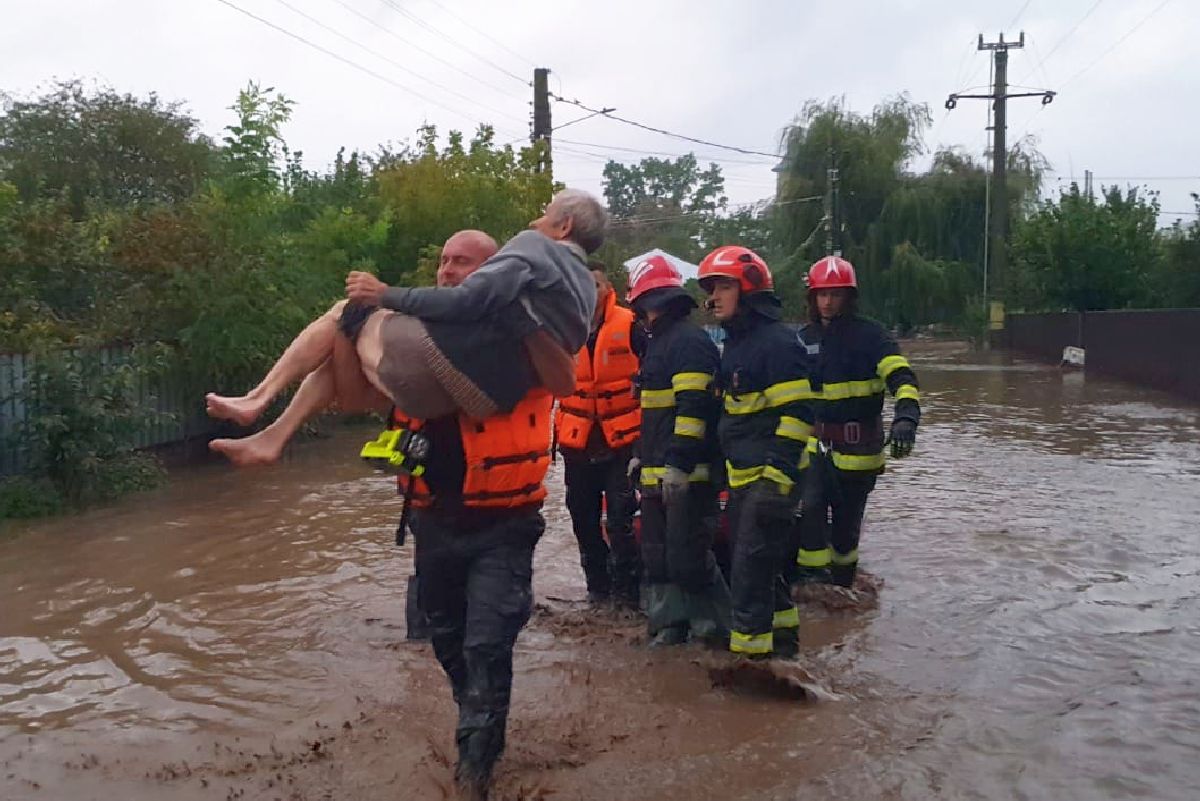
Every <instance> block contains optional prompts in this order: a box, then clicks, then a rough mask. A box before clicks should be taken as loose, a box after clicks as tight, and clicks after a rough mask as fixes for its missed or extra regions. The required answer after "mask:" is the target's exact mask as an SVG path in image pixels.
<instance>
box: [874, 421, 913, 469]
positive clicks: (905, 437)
mask: <svg viewBox="0 0 1200 801" xmlns="http://www.w3.org/2000/svg"><path fill="white" fill-rule="evenodd" d="M877 441H878V440H877ZM888 441H889V442H891V443H892V458H893V459H903V458H904V457H905V456H908V455H909V454H910V453H912V449H913V445H915V444H916V443H917V423H916V421H915V420H910V419H909V418H907V417H897V418H896V419H895V420H893V421H892V433H891V435H889V436H888Z"/></svg>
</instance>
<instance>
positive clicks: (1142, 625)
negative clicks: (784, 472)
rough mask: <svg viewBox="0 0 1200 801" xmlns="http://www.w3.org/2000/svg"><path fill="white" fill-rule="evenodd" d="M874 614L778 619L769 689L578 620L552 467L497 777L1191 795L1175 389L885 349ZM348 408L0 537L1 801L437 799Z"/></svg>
mask: <svg viewBox="0 0 1200 801" xmlns="http://www.w3.org/2000/svg"><path fill="white" fill-rule="evenodd" d="M910 352H911V354H912V355H913V357H914V359H913V360H914V362H915V364H916V366H917V369H918V372H919V374H920V377H921V380H922V384H923V386H924V387H925V389H924V398H925V404H924V405H925V407H926V409H927V417H926V422H925V423H924V424H923V425H922V428H921V432H920V436H919V442H918V450H917V452H916V453H915V454H914V456H913V458H911V459H909V460H906V461H904V462H901V463H896V464H894V465H893V466H892V468H891V469H890V471H889V473H888V474H887V476H885V477H884V479H882V480H881V482H880V486H879V489H878V490H877V492H876V493H875V495H874V496H873V499H872V503H871V506H870V507H869V508H868V514H867V523H866V529H865V542H864V546H863V561H864V566H865V567H866V569H868V570H869V571H870V572H871V573H872V574H873V575H874V576H876V577H877V578H878V579H880V580H882V588H881V590H880V591H879V596H878V606H877V607H873V608H866V609H864V608H856V607H855V605H853V604H851V605H850V608H849V609H831V608H827V607H826V606H811V605H810V606H805V607H804V608H803V609H802V620H803V629H802V632H803V645H804V647H803V649H802V653H801V655H800V658H799V660H798V661H797V663H796V665H795V669H796V670H797V671H803V674H804V675H806V676H807V677H808V680H810V681H811V682H813V683H814V684H816V685H818V686H819V687H820V688H822V692H821V693H820V695H821V700H815V701H797V700H794V699H792V700H788V699H783V698H780V697H772V696H769V695H764V694H760V693H756V692H753V691H749V690H746V689H744V688H739V687H737V686H734V687H729V686H724V685H719V684H718V685H714V682H713V681H712V679H711V674H710V671H709V669H708V667H709V666H711V664H712V662H713V660H718V661H719V660H723V659H724V656H723V655H719V654H718V655H714V654H706V653H703V652H701V651H699V650H693V649H692V648H690V647H689V648H683V649H678V650H669V651H665V652H664V651H657V650H655V651H651V650H648V649H647V648H646V647H645V645H644V642H643V638H642V635H641V631H640V628H639V624H638V622H637V621H636V620H630V619H626V618H619V617H617V616H616V615H615V614H613V613H597V612H591V611H589V610H588V609H587V608H586V606H585V605H583V604H582V603H581V602H580V599H582V597H583V594H584V593H583V581H582V575H581V573H580V570H579V566H578V563H577V555H576V552H575V546H574V542H573V540H572V537H571V534H570V530H569V525H568V524H567V522H566V519H565V515H564V512H563V510H562V492H561V478H560V477H559V475H558V473H557V472H556V473H555V474H554V476H553V487H554V492H553V494H552V496H551V499H550V501H549V503H548V505H547V517H548V519H549V526H548V530H547V534H546V536H545V538H544V539H543V540H542V543H541V544H540V545H539V547H538V554H537V565H536V573H535V579H534V580H535V591H536V595H537V598H538V608H537V610H536V612H535V615H534V618H533V620H532V622H531V624H530V626H529V628H528V629H527V630H526V631H525V632H524V633H523V634H522V637H521V640H520V642H519V644H518V652H517V657H516V682H515V690H514V701H513V713H512V718H511V722H510V730H509V748H508V751H507V753H506V755H505V758H504V760H503V761H502V762H501V766H500V769H499V773H498V778H497V785H496V789H495V792H494V794H493V797H494V798H500V799H554V800H555V801H558V800H559V799H605V800H608V799H680V800H682V799H741V798H746V799H749V798H754V799H823V798H837V799H845V798H863V799H914V800H916V799H921V800H924V799H933V798H944V799H1056V800H1059V799H1115V798H1153V799H1194V798H1197V797H1200V760H1198V759H1197V757H1198V755H1200V687H1198V686H1197V682H1198V681H1200V525H1198V521H1200V409H1198V408H1195V407H1189V406H1186V405H1184V404H1182V403H1181V402H1178V401H1175V400H1173V399H1171V398H1169V397H1167V396H1164V395H1159V394H1156V393H1153V392H1149V391H1143V390H1140V389H1139V388H1136V387H1131V386H1128V385H1123V384H1117V383H1111V382H1106V381H1102V380H1099V379H1095V378H1085V377H1084V376H1083V375H1082V374H1077V373H1072V374H1063V373H1060V372H1059V371H1058V370H1057V369H1055V368H1046V367H1042V366H1036V365H1032V364H1028V363H1021V362H1015V363H1014V362H1012V361H1010V360H1007V359H1006V358H1005V357H1003V356H1001V355H996V354H992V355H980V354H972V353H969V352H967V351H966V350H965V349H962V348H959V347H954V346H947V345H940V346H929V345H927V346H924V347H923V348H922V347H919V346H913V347H911V348H910ZM366 433H370V432H365V431H363V430H352V429H340V430H339V431H338V432H337V434H335V436H333V437H332V438H330V439H326V440H322V441H317V442H310V443H305V444H302V445H299V446H297V447H295V448H294V449H293V452H292V454H291V455H290V456H289V458H288V460H287V461H286V462H285V463H283V464H281V465H279V466H277V467H273V468H270V469H263V470H259V471H256V472H235V471H234V470H232V469H229V468H227V467H225V466H223V465H215V464H214V465H205V466H201V467H193V468H187V469H182V470H179V471H177V472H176V473H175V474H174V476H173V480H172V482H171V484H170V486H169V487H167V488H164V489H162V490H160V491H157V492H154V493H150V494H145V495H140V496H137V497H134V498H129V499H127V500H126V501H124V502H122V503H120V504H118V505H115V506H113V507H110V508H106V509H102V510H99V511H93V512H89V513H88V514H86V515H82V516H78V517H72V518H63V519H56V520H51V521H42V522H37V523H32V524H26V525H21V526H19V527H17V528H16V530H15V531H14V532H13V533H11V534H10V535H8V536H7V537H6V538H5V539H2V540H0V798H2V799H26V798H29V799H39V798H45V799H62V800H63V801H75V800H76V799H109V798H123V799H131V800H133V801H143V800H148V799H168V800H171V799H239V798H247V799H250V798H265V799H273V798H279V799H367V800H373V799H438V798H449V797H452V793H451V790H450V787H451V774H452V763H453V755H454V750H453V734H452V729H453V721H454V709H453V703H452V701H451V700H450V697H449V691H448V688H447V686H446V684H445V681H444V679H443V677H442V675H441V673H440V671H439V670H438V668H437V665H436V663H435V662H434V660H433V658H432V655H431V653H430V652H429V650H428V646H425V645H416V644H410V643H407V642H405V640H404V618H403V597H404V587H405V582H406V578H407V575H408V572H409V569H410V566H411V561H410V560H411V545H408V546H406V547H405V548H403V549H399V550H397V549H396V548H395V546H394V545H393V544H392V537H393V532H394V528H395V520H396V517H397V513H398V504H397V503H396V500H395V498H394V496H393V493H392V489H391V486H390V484H389V482H388V481H387V480H386V479H384V478H380V477H378V476H374V475H372V474H370V473H369V472H368V471H367V470H365V469H364V468H363V467H362V466H360V464H359V463H358V461H357V459H356V457H355V454H356V452H357V445H358V443H359V442H360V441H362V440H363V439H364V435H365V434H366Z"/></svg>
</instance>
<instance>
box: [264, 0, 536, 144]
mask: <svg viewBox="0 0 1200 801" xmlns="http://www.w3.org/2000/svg"><path fill="white" fill-rule="evenodd" d="M275 2H277V3H279V5H281V6H283V7H284V8H287V9H290V10H291V11H293V12H295V13H296V14H299V15H300V16H302V17H304V18H305V19H306V20H308V21H309V22H311V23H312V24H314V25H317V26H318V27H320V28H323V29H324V30H326V31H329V32H330V33H332V34H333V35H334V36H337V37H338V38H340V39H342V40H344V41H347V42H349V43H350V44H352V45H354V46H355V47H357V48H359V49H361V50H364V51H366V52H367V53H370V54H371V55H373V56H375V57H376V58H378V59H380V60H382V61H386V62H387V63H389V64H391V65H392V66H394V67H396V68H397V69H400V70H403V71H404V72H407V73H408V74H409V75H412V76H413V77H414V78H416V79H418V80H421V81H424V82H425V83H428V84H429V85H430V86H432V87H434V88H435V89H441V90H442V91H443V92H445V93H446V94H449V95H454V96H455V97H457V98H459V99H461V100H465V101H466V102H468V103H471V104H473V105H476V106H479V107H480V108H481V109H484V110H486V111H490V112H492V113H493V114H498V115H499V116H501V117H506V118H508V119H510V120H514V121H515V122H517V123H518V124H520V123H523V122H525V121H524V120H522V119H520V118H518V117H514V116H513V115H512V114H509V113H507V112H504V111H501V110H500V109H497V108H493V107H492V106H489V105H486V104H484V103H480V102H479V101H478V100H475V99H473V98H470V97H467V96H466V95H464V94H463V93H461V92H456V91H454V90H453V89H451V88H450V87H448V86H445V85H444V84H440V83H438V82H437V81H434V80H432V79H430V78H427V77H425V76H424V75H422V74H421V73H419V72H416V71H415V70H412V69H410V68H408V67H407V66H405V65H404V64H401V63H400V62H399V61H396V60H395V59H393V58H391V57H390V56H386V55H384V54H383V53H380V52H379V51H377V50H374V49H373V48H370V47H367V46H366V45H365V44H363V43H361V42H359V41H358V40H356V39H354V38H353V37H350V36H347V35H346V34H344V33H342V32H340V31H338V30H337V29H336V28H333V27H332V26H330V25H326V24H325V23H324V22H322V21H321V20H319V19H317V18H316V17H313V16H312V15H311V14H308V13H307V12H305V11H302V10H301V9H299V8H296V7H295V6H294V5H292V4H291V3H289V2H288V1H287V0H275Z"/></svg>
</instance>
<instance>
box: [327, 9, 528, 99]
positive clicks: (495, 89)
mask: <svg viewBox="0 0 1200 801" xmlns="http://www.w3.org/2000/svg"><path fill="white" fill-rule="evenodd" d="M333 2H335V3H337V4H338V5H339V6H341V7H342V8H344V9H346V10H347V11H349V12H350V13H351V14H353V15H354V16H356V17H358V18H359V19H361V20H362V21H364V22H366V23H367V24H368V25H371V26H372V27H374V28H376V29H378V30H380V31H383V32H384V33H386V34H387V35H388V36H391V37H392V38H393V39H396V40H397V41H399V42H401V43H403V44H404V45H406V46H408V47H411V48H412V49H413V50H416V51H417V52H418V53H421V54H423V55H424V56H426V57H427V58H431V59H433V60H434V61H436V62H438V63H439V64H442V65H443V66H446V67H449V68H450V69H452V70H454V71H455V72H457V73H459V74H460V75H464V76H466V77H467V78H470V79H471V80H473V81H475V82H476V83H479V84H480V85H482V86H486V87H487V88H488V89H491V90H492V91H493V92H499V93H501V94H509V92H508V90H506V89H501V88H500V87H498V86H496V85H495V84H493V83H489V82H488V81H485V80H484V79H483V78H480V77H479V76H478V75H475V74H473V73H470V72H467V71H466V70H464V69H463V68H462V67H459V66H458V65H457V64H455V63H454V62H452V61H447V60H446V59H444V58H442V57H441V56H439V55H438V54H437V53H434V52H433V51H432V50H427V49H425V48H424V47H422V46H421V45H419V44H417V43H416V42H413V41H411V40H409V39H405V38H404V37H403V36H401V35H400V34H398V33H396V32H395V31H393V30H392V29H391V28H389V27H387V26H386V25H381V24H380V23H378V22H376V21H375V20H373V19H371V18H370V17H368V16H367V15H366V14H363V13H362V12H361V11H359V10H358V9H356V8H355V7H354V6H352V5H350V4H349V3H347V2H345V0H333Z"/></svg>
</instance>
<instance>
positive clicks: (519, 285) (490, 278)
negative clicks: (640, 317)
mask: <svg viewBox="0 0 1200 801" xmlns="http://www.w3.org/2000/svg"><path fill="white" fill-rule="evenodd" d="M584 258H585V254H584V252H583V248H581V247H579V246H578V245H576V244H575V243H573V242H570V243H566V242H556V241H554V240H553V239H550V238H548V237H546V236H543V235H542V234H540V233H538V232H537V231H522V232H521V233H519V234H517V235H516V236H514V237H513V238H512V239H510V240H508V242H507V243H505V245H504V247H502V248H500V250H499V252H498V253H496V255H495V256H492V257H491V258H490V259H488V260H487V261H486V262H484V263H483V266H482V267H480V268H479V269H478V270H476V271H475V272H474V273H472V274H471V275H470V276H468V277H467V279H466V280H465V281H463V282H462V284H460V285H459V286H456V287H420V288H409V287H390V288H389V289H387V290H386V291H385V292H384V293H383V300H382V303H381V305H382V306H383V307H384V308H387V309H393V310H395V311H398V312H403V313H404V314H409V315H412V316H413V317H420V318H421V319H422V320H425V321H427V322H435V323H477V322H481V321H485V322H489V323H498V324H499V325H501V326H502V327H503V328H504V329H505V330H506V331H508V332H510V333H511V335H512V336H514V337H523V336H525V335H527V334H530V333H533V332H534V331H536V330H538V329H543V330H545V331H546V332H548V333H549V334H550V335H551V336H552V337H554V339H555V340H556V341H557V342H558V343H559V344H560V345H562V347H563V348H564V349H565V350H566V351H567V353H570V354H572V355H574V354H575V353H576V352H577V351H578V350H579V349H580V348H582V347H583V346H584V344H585V343H586V342H587V338H588V331H589V328H590V324H591V319H592V312H593V310H594V308H595V305H596V282H595V280H593V278H592V276H591V274H590V273H589V272H588V268H587V265H586V264H585V263H584Z"/></svg>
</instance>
